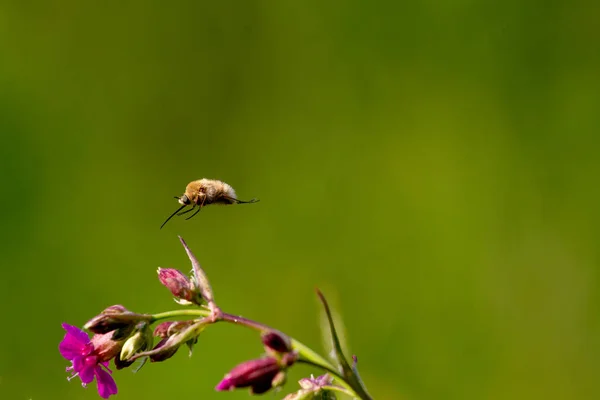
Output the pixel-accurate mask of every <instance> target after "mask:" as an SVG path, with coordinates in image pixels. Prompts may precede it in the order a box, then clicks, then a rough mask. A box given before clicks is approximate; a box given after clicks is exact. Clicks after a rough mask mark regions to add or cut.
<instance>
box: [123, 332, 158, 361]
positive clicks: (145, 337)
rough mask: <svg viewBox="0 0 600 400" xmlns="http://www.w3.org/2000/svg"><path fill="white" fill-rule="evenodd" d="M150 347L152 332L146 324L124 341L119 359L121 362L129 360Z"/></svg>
mask: <svg viewBox="0 0 600 400" xmlns="http://www.w3.org/2000/svg"><path fill="white" fill-rule="evenodd" d="M150 347H152V332H151V331H150V329H149V328H148V325H147V324H144V325H143V326H142V327H140V328H139V329H138V330H137V332H136V333H134V334H133V335H132V336H131V337H130V338H129V339H127V340H126V341H125V344H124V345H123V349H121V354H120V356H119V358H120V359H121V360H123V361H127V360H129V359H130V358H131V357H133V355H134V354H137V353H141V352H142V351H144V350H146V349H149V348H150Z"/></svg>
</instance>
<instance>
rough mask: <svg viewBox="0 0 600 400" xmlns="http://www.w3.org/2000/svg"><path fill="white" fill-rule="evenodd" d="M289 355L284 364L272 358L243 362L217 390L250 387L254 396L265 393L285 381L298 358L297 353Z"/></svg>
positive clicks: (226, 376) (220, 383)
mask: <svg viewBox="0 0 600 400" xmlns="http://www.w3.org/2000/svg"><path fill="white" fill-rule="evenodd" d="M288 354H289V355H290V357H287V358H286V357H285V356H284V358H286V360H285V361H284V362H283V363H282V362H281V361H280V360H279V359H278V358H277V357H272V356H268V357H263V358H259V359H256V360H250V361H246V362H243V363H241V364H239V365H238V366H236V367H235V368H233V369H232V370H231V371H230V372H229V373H228V374H227V375H225V377H224V378H223V380H222V381H221V382H219V384H218V385H217V387H216V388H215V389H216V390H218V391H223V390H233V389H237V388H244V387H249V388H250V391H251V392H252V393H254V394H261V393H265V392H266V391H268V390H269V389H271V388H272V387H275V386H278V385H281V384H282V383H283V382H284V381H285V370H286V368H287V367H288V366H290V365H292V364H293V363H294V361H295V360H296V358H297V356H296V354H295V353H288ZM288 354H286V356H287V355H288Z"/></svg>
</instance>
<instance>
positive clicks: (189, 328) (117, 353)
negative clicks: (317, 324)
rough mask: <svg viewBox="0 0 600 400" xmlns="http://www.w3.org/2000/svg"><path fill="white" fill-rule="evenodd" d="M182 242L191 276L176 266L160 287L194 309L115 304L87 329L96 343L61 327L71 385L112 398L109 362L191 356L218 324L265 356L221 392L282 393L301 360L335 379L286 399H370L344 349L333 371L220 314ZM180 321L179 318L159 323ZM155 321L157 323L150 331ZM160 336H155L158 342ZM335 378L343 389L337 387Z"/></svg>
mask: <svg viewBox="0 0 600 400" xmlns="http://www.w3.org/2000/svg"><path fill="white" fill-rule="evenodd" d="M180 240H181V242H182V244H183V246H184V248H185V250H186V252H187V254H188V257H189V258H190V261H191V262H192V267H193V274H192V276H191V277H188V276H187V275H185V274H184V273H183V272H181V271H178V270H176V269H172V268H159V269H158V278H159V281H160V282H161V284H163V285H164V286H165V287H166V288H167V289H169V291H170V292H171V294H172V295H173V296H174V297H175V301H176V302H177V303H179V304H182V305H193V306H196V307H197V308H195V309H194V310H190V309H186V310H184V311H180V310H176V311H168V312H164V313H159V314H139V313H135V312H132V311H129V310H127V309H126V308H125V307H123V306H122V305H114V306H110V307H108V308H106V309H105V310H104V311H102V312H101V313H100V314H98V315H97V316H95V317H93V318H92V319H91V320H89V321H88V322H87V323H86V324H85V325H84V328H85V329H86V330H88V331H89V332H91V333H92V336H91V337H90V336H89V335H88V334H87V333H86V332H84V331H83V330H81V329H79V328H77V327H75V326H72V325H69V324H63V328H64V329H65V331H66V334H65V336H64V339H63V340H62V341H61V342H60V344H59V351H60V354H61V355H62V356H63V357H64V358H66V359H67V360H68V361H70V363H71V365H70V366H69V367H67V371H68V372H70V376H69V378H68V379H69V380H71V379H73V378H75V377H78V378H79V379H80V380H81V383H82V385H83V386H84V387H85V386H86V385H88V384H89V383H91V382H92V381H93V380H94V379H95V380H96V383H97V387H98V393H99V394H100V397H102V398H104V399H107V398H109V397H110V396H111V395H114V394H117V385H116V383H115V380H114V379H113V377H112V371H111V370H110V369H109V363H110V361H111V360H112V361H113V363H114V366H115V368H116V369H117V370H119V369H122V368H127V367H130V366H131V365H132V364H133V363H134V362H135V361H136V360H138V359H141V360H143V361H146V360H150V361H151V362H162V361H166V360H168V359H170V358H171V357H172V356H173V355H174V354H175V353H176V352H177V351H178V350H179V348H180V347H181V346H183V345H185V346H187V347H188V349H189V352H190V355H191V352H192V349H193V346H194V345H195V344H196V343H197V341H198V337H199V335H200V334H201V333H202V332H203V331H204V330H205V329H206V328H207V327H208V326H210V325H212V324H215V323H217V322H229V323H233V324H236V325H242V326H245V327H247V328H250V329H253V330H255V331H257V332H259V333H260V339H261V342H262V345H263V347H264V350H265V354H264V355H263V356H262V357H259V358H256V359H253V360H248V361H245V362H242V363H241V364H239V365H237V366H236V367H234V368H233V369H232V370H231V371H229V372H228V373H227V374H225V376H224V378H223V380H221V382H219V383H218V384H217V386H216V388H215V389H216V390H217V391H229V390H233V389H238V388H249V390H250V393H251V394H262V393H265V392H267V391H269V390H271V389H273V388H278V387H281V386H282V385H283V384H284V383H285V380H286V373H287V370H288V369H289V368H290V367H292V366H293V365H294V364H295V363H296V362H299V361H301V362H303V363H305V364H310V365H313V366H315V367H317V368H320V369H323V370H325V371H326V372H328V373H330V374H332V375H328V374H326V375H323V376H320V377H318V378H313V377H312V376H311V377H310V378H305V379H302V380H301V381H300V382H299V383H300V390H298V391H297V392H295V393H292V394H290V395H288V396H287V397H286V399H288V400H293V399H313V398H314V399H317V398H320V399H333V398H335V395H334V392H340V393H346V394H348V395H350V396H353V397H355V398H359V399H363V400H370V399H371V397H370V396H369V395H368V394H367V392H366V389H365V388H364V386H363V385H362V381H360V379H359V377H358V373H357V371H356V365H355V364H354V365H353V366H352V367H350V366H349V365H348V363H347V362H346V361H345V358H344V356H343V354H341V350H339V348H340V347H339V346H337V347H336V349H337V350H336V349H334V350H336V354H335V355H336V359H338V360H341V361H342V362H341V363H340V364H339V365H332V364H331V363H330V362H329V361H327V360H326V359H324V358H322V357H320V356H319V355H318V354H317V353H315V352H314V351H312V350H310V349H309V348H307V347H306V346H304V345H302V344H301V343H299V342H298V341H296V340H294V339H292V338H290V337H289V336H287V335H285V334H284V333H282V332H280V331H278V330H276V329H273V328H270V327H268V326H266V325H264V324H261V323H259V322H256V321H252V320H250V319H246V318H243V317H240V316H236V315H232V314H228V313H225V312H223V311H221V309H220V308H219V307H218V306H217V304H216V302H215V299H214V295H213V293H212V289H211V287H210V284H209V283H208V278H207V277H206V274H205V273H204V271H203V270H202V268H201V267H200V264H199V263H198V261H197V260H196V258H195V256H194V255H193V254H192V252H191V251H190V249H189V248H188V247H187V245H186V243H185V241H183V239H181V238H180ZM318 295H319V298H320V299H321V301H322V302H323V305H324V307H325V310H326V313H327V315H328V316H330V312H329V308H328V306H327V303H326V302H325V299H324V297H323V295H322V294H321V293H320V292H318ZM178 318H179V320H170V321H162V322H159V321H161V320H164V319H178ZM330 322H331V319H330ZM154 323H157V325H156V326H155V327H154V329H152V325H153V324H154ZM331 334H332V337H333V339H334V342H336V341H337V336H336V334H335V329H334V327H333V323H332V322H331ZM155 337H156V338H158V342H157V343H156V344H154V341H155ZM334 377H335V379H337V380H338V381H339V384H337V385H334V384H333V380H334Z"/></svg>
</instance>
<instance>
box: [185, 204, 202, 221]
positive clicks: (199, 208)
mask: <svg viewBox="0 0 600 400" xmlns="http://www.w3.org/2000/svg"><path fill="white" fill-rule="evenodd" d="M192 210H193V208H192V209H190V210H189V211H192ZM200 210H202V207H198V209H197V210H196V212H195V213H193V214H192V215H190V216H189V217H187V218H186V219H185V220H186V221H187V220H188V219H190V218H192V217H194V216H195V215H196V214H198V213H199V212H200Z"/></svg>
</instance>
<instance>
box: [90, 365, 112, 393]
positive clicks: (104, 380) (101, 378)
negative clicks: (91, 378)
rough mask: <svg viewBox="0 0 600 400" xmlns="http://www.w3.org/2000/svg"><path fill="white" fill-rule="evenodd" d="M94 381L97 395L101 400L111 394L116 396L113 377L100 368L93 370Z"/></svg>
mask: <svg viewBox="0 0 600 400" xmlns="http://www.w3.org/2000/svg"><path fill="white" fill-rule="evenodd" d="M95 373H96V380H97V381H98V393H99V394H100V397H102V398H103V399H108V398H109V397H110V395H111V394H117V384H116V383H115V380H114V379H113V377H112V376H111V375H110V374H109V373H108V372H106V371H105V370H104V369H102V367H101V366H97V367H96V369H95Z"/></svg>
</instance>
